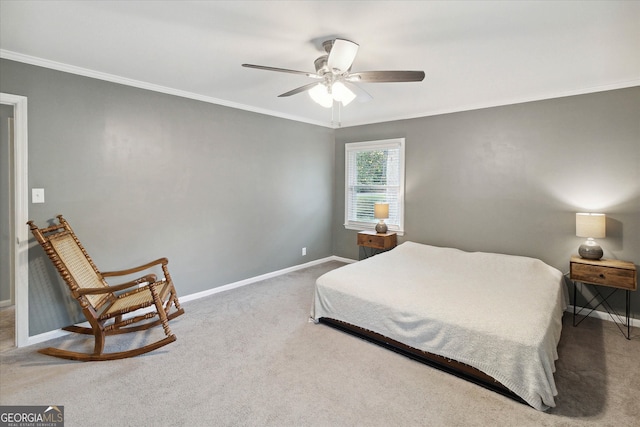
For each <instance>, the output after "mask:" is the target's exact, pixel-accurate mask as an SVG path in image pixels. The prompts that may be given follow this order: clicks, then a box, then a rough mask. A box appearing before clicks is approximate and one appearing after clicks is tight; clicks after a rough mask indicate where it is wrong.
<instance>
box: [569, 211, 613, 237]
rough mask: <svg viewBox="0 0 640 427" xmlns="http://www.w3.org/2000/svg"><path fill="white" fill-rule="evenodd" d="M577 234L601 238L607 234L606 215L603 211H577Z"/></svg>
mask: <svg viewBox="0 0 640 427" xmlns="http://www.w3.org/2000/svg"><path fill="white" fill-rule="evenodd" d="M576 236H578V237H592V238H594V239H601V238H603V237H605V236H606V216H605V214H602V213H577V214H576Z"/></svg>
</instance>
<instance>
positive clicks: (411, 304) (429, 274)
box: [311, 242, 568, 410]
mask: <svg viewBox="0 0 640 427" xmlns="http://www.w3.org/2000/svg"><path fill="white" fill-rule="evenodd" d="M567 301H568V294H567V288H566V286H565V285H564V279H563V275H562V273H561V272H560V271H558V270H557V269H555V268H553V267H551V266H549V265H547V264H545V263H544V262H542V261H540V260H538V259H534V258H528V257H521V256H513V255H504V254H493V253H484V252H464V251H461V250H458V249H453V248H441V247H435V246H429V245H423V244H419V243H415V242H405V243H403V244H401V245H399V246H398V247H396V248H395V249H393V250H392V251H389V252H385V253H382V254H379V255H376V256H374V257H371V258H368V259H366V260H363V261H360V262H357V263H354V264H349V265H346V266H344V267H341V268H338V269H336V270H333V271H330V272H328V273H326V274H324V275H322V276H321V277H319V278H318V280H317V281H316V288H315V293H314V301H313V305H312V310H311V319H312V320H313V321H315V322H318V321H319V320H320V319H321V318H323V317H325V318H330V319H335V320H339V321H342V322H346V323H349V324H352V325H355V326H358V327H360V328H363V329H367V330H370V331H373V332H376V333H378V334H381V335H384V336H386V337H389V338H392V339H394V340H396V341H399V342H401V343H403V344H406V345H408V346H411V347H413V348H416V349H419V350H423V351H426V352H429V353H433V354H437V355H440V356H443V357H446V358H450V359H453V360H457V361H459V362H462V363H465V364H467V365H470V366H472V367H474V368H476V369H478V370H480V371H482V372H484V373H486V374H488V375H490V376H491V377H493V378H494V379H496V380H497V381H499V382H500V383H502V384H503V385H504V386H506V387H507V388H508V389H509V390H511V391H513V392H514V393H515V394H517V395H518V396H520V397H521V398H522V399H523V400H524V401H525V402H527V403H528V404H529V405H531V406H532V407H533V408H535V409H538V410H546V409H548V408H549V407H553V406H555V402H554V396H556V395H557V390H556V386H555V381H554V378H553V374H554V372H555V361H556V360H557V358H558V353H557V346H558V341H559V339H560V334H561V331H562V313H563V312H564V310H565V309H566V306H567Z"/></svg>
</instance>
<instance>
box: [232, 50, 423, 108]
mask: <svg viewBox="0 0 640 427" xmlns="http://www.w3.org/2000/svg"><path fill="white" fill-rule="evenodd" d="M322 47H323V48H324V50H325V51H326V52H327V54H326V55H322V56H320V57H319V58H317V59H316V60H315V61H314V65H315V69H316V72H315V73H309V72H306V71H297V70H289V69H286V68H276V67H267V66H264V65H254V64H242V66H243V67H247V68H256V69H259V70H267V71H277V72H281V73H290V74H301V75H304V76H307V77H310V78H312V79H315V80H316V81H315V82H313V83H309V84H306V85H304V86H300V87H298V88H296V89H293V90H290V91H288V92H285V93H283V94H281V95H278V96H279V97H285V96H291V95H296V94H298V93H302V92H308V93H309V95H310V96H311V98H312V99H313V100H314V101H316V102H317V103H318V104H320V105H322V106H323V107H326V108H330V107H332V106H333V103H334V101H335V102H338V103H340V104H342V105H347V104H349V103H350V102H351V101H353V100H354V99H355V98H358V100H359V101H361V102H365V101H369V100H371V99H372V96H371V95H370V94H369V93H367V91H365V90H364V89H362V88H361V87H360V86H358V85H356V84H355V83H358V82H360V83H389V82H420V81H422V80H423V79H424V71H358V72H352V71H351V66H352V65H353V61H354V60H355V58H356V54H357V53H358V47H359V45H358V44H357V43H354V42H352V41H349V40H344V39H339V38H337V39H332V40H326V41H324V42H323V43H322Z"/></svg>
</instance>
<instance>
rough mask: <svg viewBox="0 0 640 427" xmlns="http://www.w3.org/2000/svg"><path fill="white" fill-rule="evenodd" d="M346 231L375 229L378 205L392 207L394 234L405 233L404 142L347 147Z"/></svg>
mask: <svg viewBox="0 0 640 427" xmlns="http://www.w3.org/2000/svg"><path fill="white" fill-rule="evenodd" d="M345 163H346V164H345V199H346V200H345V224H344V225H345V227H346V228H349V229H356V230H366V229H373V228H375V224H376V223H377V222H378V220H377V219H375V218H374V215H373V207H374V204H375V203H376V202H384V203H389V218H388V219H385V221H384V222H385V223H386V224H387V227H388V228H389V230H390V231H396V232H398V233H399V234H402V233H403V232H404V138H396V139H386V140H381V141H368V142H354V143H349V144H345Z"/></svg>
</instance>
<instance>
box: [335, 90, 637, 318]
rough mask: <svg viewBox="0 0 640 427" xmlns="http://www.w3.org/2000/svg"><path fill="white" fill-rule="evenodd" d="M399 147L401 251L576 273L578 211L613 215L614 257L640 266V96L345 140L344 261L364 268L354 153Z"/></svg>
mask: <svg viewBox="0 0 640 427" xmlns="http://www.w3.org/2000/svg"><path fill="white" fill-rule="evenodd" d="M393 137H405V138H406V217H405V229H406V234H405V236H404V237H403V238H401V239H400V241H404V240H412V241H417V242H422V243H427V244H432V245H436V246H450V247H457V248H460V249H463V250H468V251H491V252H501V253H508V254H517V255H525V256H532V257H536V258H540V259H542V260H543V261H545V262H547V263H549V264H551V265H553V266H555V267H557V268H558V269H560V270H561V271H563V272H566V271H568V268H569V257H570V256H571V254H574V253H577V247H578V246H579V244H580V243H581V241H582V240H584V239H581V238H578V237H576V236H575V212H581V211H595V212H605V213H606V214H607V237H606V238H605V239H600V243H601V245H602V247H603V248H604V250H605V257H607V258H616V259H622V260H628V261H632V262H634V263H635V264H636V265H638V264H640V88H638V87H636V88H631V89H622V90H614V91H608V92H601V93H594V94H588V95H581V96H573V97H565V98H558V99H552V100H547V101H540V102H530V103H523V104H518V105H511V106H505V107H497V108H488V109H482V110H475V111H469V112H460V113H455V114H446V115H440V116H433V117H424V118H419V119H413V120H403V121H394V122H389V123H381V124H373V125H366V126H358V127H350V128H343V129H339V130H337V131H336V146H335V150H336V151H335V157H336V181H335V185H336V188H335V194H336V202H335V209H334V218H333V222H334V242H333V252H334V254H336V255H339V256H344V257H349V258H357V257H358V247H357V246H356V232H355V231H350V230H345V228H344V227H343V225H342V224H343V222H344V144H345V143H347V142H356V141H367V140H376V139H385V138H393ZM615 303H616V306H618V307H621V306H622V300H621V298H618V299H617V300H616V301H615ZM632 309H633V311H634V312H635V313H640V292H635V293H633V294H632ZM635 317H636V318H637V317H640V316H638V315H637V314H636V316H635Z"/></svg>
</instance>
